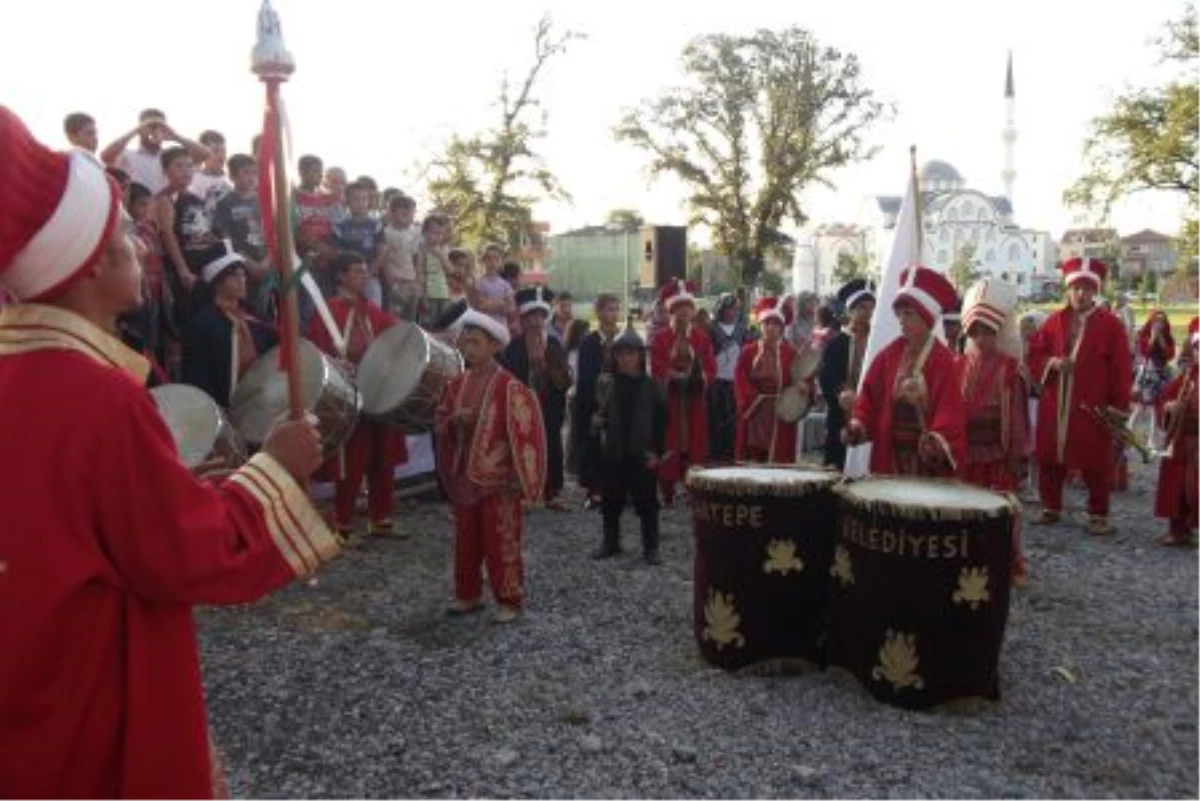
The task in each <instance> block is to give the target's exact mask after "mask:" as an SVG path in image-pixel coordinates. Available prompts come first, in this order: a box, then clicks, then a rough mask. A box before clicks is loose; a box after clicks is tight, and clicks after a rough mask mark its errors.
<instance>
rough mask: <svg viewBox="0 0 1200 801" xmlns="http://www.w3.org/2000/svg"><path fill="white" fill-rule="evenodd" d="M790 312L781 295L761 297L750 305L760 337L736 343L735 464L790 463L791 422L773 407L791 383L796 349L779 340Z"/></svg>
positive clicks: (793, 451) (793, 434)
mask: <svg viewBox="0 0 1200 801" xmlns="http://www.w3.org/2000/svg"><path fill="white" fill-rule="evenodd" d="M791 316H792V315H791V308H790V306H789V305H785V303H784V301H783V299H782V298H772V297H765V298H761V299H759V301H758V303H756V304H755V305H754V318H755V320H756V321H757V322H758V324H759V326H760V327H761V328H762V337H761V338H759V339H758V340H757V341H756V342H751V343H750V344H748V345H744V346H742V352H741V354H740V355H739V356H738V363H737V368H736V370H735V379H734V387H735V390H736V393H737V460H738V461H739V462H758V463H762V464H793V463H795V461H796V423H795V422H791V423H785V422H783V421H782V420H780V419H779V417H778V416H777V414H776V410H775V404H776V401H777V400H778V399H779V396H780V393H782V392H783V391H784V389H786V388H787V387H789V386H791V385H792V362H794V361H795V359H796V349H795V348H794V347H792V345H791V344H790V343H789V342H786V341H784V339H783V332H784V329H785V328H786V327H787V326H788V325H789V324H790V323H791V322H792V320H791Z"/></svg>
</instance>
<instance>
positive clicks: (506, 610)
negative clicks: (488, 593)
mask: <svg viewBox="0 0 1200 801" xmlns="http://www.w3.org/2000/svg"><path fill="white" fill-rule="evenodd" d="M520 616H521V610H520V609H517V608H516V607H512V606H504V605H501V606H500V608H498V609H497V610H496V614H494V615H492V622H493V623H499V624H501V625H504V624H505V623H512V622H513V621H514V620H516V619H517V618H518V617H520Z"/></svg>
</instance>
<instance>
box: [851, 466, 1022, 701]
mask: <svg viewBox="0 0 1200 801" xmlns="http://www.w3.org/2000/svg"><path fill="white" fill-rule="evenodd" d="M834 491H835V493H836V494H837V495H838V496H839V498H838V501H839V503H838V512H839V515H838V518H839V519H838V535H837V544H836V547H835V550H834V556H833V566H832V568H831V569H830V570H831V572H832V575H833V579H834V583H833V597H832V600H831V603H830V629H829V661H830V663H831V664H834V665H839V666H841V667H844V668H846V669H847V670H849V671H850V672H851V673H853V674H854V675H855V676H856V677H857V678H858V680H859V681H860V682H862V684H863V686H864V687H866V689H867V690H868V691H869V692H870V693H871V694H872V695H874V696H875V697H876V698H878V699H879V700H881V701H885V702H887V703H889V704H894V705H896V706H902V707H909V708H920V707H929V706H933V705H936V704H939V703H942V702H944V701H949V700H952V699H955V698H965V697H973V696H982V697H986V698H992V699H995V698H999V696H1000V686H999V675H998V663H999V659H1000V647H1001V644H1002V643H1003V641H1004V627H1005V623H1006V621H1007V619H1008V595H1009V575H1010V568H1009V560H1010V554H1011V550H1010V548H1011V538H1012V531H1013V523H1014V521H1015V519H1016V516H1017V515H1018V514H1019V502H1018V501H1017V500H1016V499H1015V498H1014V497H1013V496H1011V495H1000V494H997V493H994V492H989V491H987V490H983V489H979V488H978V487H973V486H971V485H969V484H962V483H959V482H957V481H933V480H923V479H914V478H900V477H894V478H869V479H864V480H862V481H856V482H853V483H849V484H844V485H841V486H839V487H837V488H836V489H835V490H834Z"/></svg>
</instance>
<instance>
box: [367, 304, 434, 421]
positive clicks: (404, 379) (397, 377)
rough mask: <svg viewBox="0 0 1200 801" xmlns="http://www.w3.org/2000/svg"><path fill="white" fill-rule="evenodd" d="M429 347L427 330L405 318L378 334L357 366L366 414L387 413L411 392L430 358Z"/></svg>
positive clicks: (379, 414)
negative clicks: (406, 320)
mask: <svg viewBox="0 0 1200 801" xmlns="http://www.w3.org/2000/svg"><path fill="white" fill-rule="evenodd" d="M429 349H430V344H429V338H428V336H427V335H426V334H425V332H424V331H422V330H421V329H420V328H419V327H418V326H415V325H413V324H412V323H408V322H405V321H403V320H401V321H399V322H397V323H396V324H395V325H393V326H391V327H390V328H388V329H387V330H386V331H384V332H383V333H382V334H380V335H379V336H378V337H376V338H375V340H374V341H373V342H371V344H370V345H369V346H368V347H367V352H366V354H365V355H364V356H363V358H362V362H361V363H360V364H359V365H358V375H357V379H358V391H359V392H361V393H362V410H363V414H366V415H370V416H382V415H386V414H388V413H390V412H391V411H392V410H393V409H395V408H396V407H397V406H399V405H400V404H401V403H403V402H404V400H405V399H406V398H407V397H408V396H410V395H412V393H413V391H414V390H415V389H416V388H417V384H419V383H420V381H421V371H422V370H423V369H424V367H425V365H426V364H427V363H428V361H429Z"/></svg>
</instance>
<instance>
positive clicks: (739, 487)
mask: <svg viewBox="0 0 1200 801" xmlns="http://www.w3.org/2000/svg"><path fill="white" fill-rule="evenodd" d="M840 478H841V476H840V475H838V474H837V473H833V472H830V471H828V470H819V469H816V468H808V467H766V466H759V465H756V466H754V467H709V468H695V469H693V470H690V471H688V475H687V488H688V490H689V491H691V490H698V491H701V492H717V493H724V494H728V495H764V496H793V495H804V494H806V493H808V492H812V491H814V490H818V489H823V488H826V487H832V486H833V485H834V484H836V483H837V482H838V480H839V479H840Z"/></svg>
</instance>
